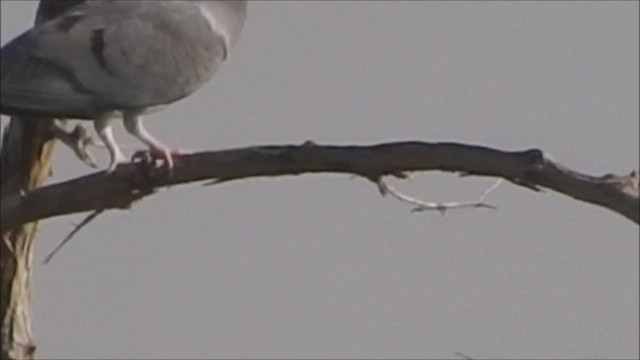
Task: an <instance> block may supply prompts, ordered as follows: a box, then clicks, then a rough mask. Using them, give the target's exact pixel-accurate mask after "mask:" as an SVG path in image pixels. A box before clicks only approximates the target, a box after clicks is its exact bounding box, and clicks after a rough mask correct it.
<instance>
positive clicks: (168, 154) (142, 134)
mask: <svg viewBox="0 0 640 360" xmlns="http://www.w3.org/2000/svg"><path fill="white" fill-rule="evenodd" d="M123 121H124V127H125V129H126V130H127V132H128V133H129V134H131V135H133V136H134V137H136V138H137V139H138V140H140V141H142V142H143V143H144V144H145V145H147V146H148V147H149V152H150V153H151V155H153V156H156V157H159V158H161V159H162V160H164V163H165V165H166V166H167V168H168V169H169V171H171V170H172V169H173V154H172V153H173V151H172V150H171V149H170V148H169V147H167V146H166V145H164V144H162V143H161V142H160V141H158V140H157V139H156V138H154V137H153V136H151V134H149V133H148V132H147V130H146V129H145V128H144V126H143V125H142V118H141V117H140V115H139V114H138V113H128V112H125V113H124V114H123Z"/></svg>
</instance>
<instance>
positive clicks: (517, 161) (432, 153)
mask: <svg viewBox="0 0 640 360" xmlns="http://www.w3.org/2000/svg"><path fill="white" fill-rule="evenodd" d="M430 170H439V171H449V172H460V173H463V174H464V175H478V176H492V177H500V178H504V179H507V180H509V181H511V182H513V183H515V184H517V185H520V186H524V187H527V188H529V189H534V190H538V189H539V188H541V187H543V188H548V189H552V190H555V191H557V192H560V193H563V194H565V195H568V196H571V197H573V198H575V199H577V200H581V201H585V202H588V203H591V204H594V205H598V206H602V207H605V208H607V209H609V210H612V211H615V212H617V213H619V214H620V215H623V216H625V217H627V218H628V219H630V220H632V221H634V222H636V223H638V222H639V221H640V216H639V212H640V209H639V196H638V173H637V172H633V173H632V174H631V175H628V176H615V175H604V176H599V177H596V176H589V175H584V174H581V173H578V172H575V171H572V170H569V169H568V168H566V167H564V166H562V165H560V164H558V163H556V162H554V161H552V160H551V159H549V158H548V157H546V156H545V155H544V154H543V152H542V151H540V150H536V149H533V150H527V151H515V152H509V151H500V150H495V149H491V148H487V147H481V146H472V145H464V144H455V143H423V142H404V143H388V144H381V145H374V146H320V145H315V144H304V145H301V146H261V147H249V148H242V149H232V150H223V151H216V152H203V153H197V154H191V155H184V156H180V157H178V158H177V159H176V167H175V169H174V174H173V176H172V177H168V176H166V174H165V175H163V174H161V172H162V168H150V165H149V164H147V163H145V162H142V163H137V164H127V165H123V166H121V167H119V168H118V169H117V171H116V172H115V173H113V174H106V173H104V172H101V173H96V174H92V175H88V176H84V177H81V178H78V179H74V180H70V181H66V182H63V183H59V184H55V185H51V186H47V187H44V188H41V189H37V190H33V191H30V192H27V193H23V194H14V195H13V196H7V197H5V198H3V199H2V202H1V204H0V208H1V209H0V214H1V215H2V228H11V227H13V226H16V225H19V224H22V223H26V222H30V221H35V220H41V219H46V218H51V217H55V216H60V215H68V214H74V213H80V212H84V211H92V210H103V209H115V208H119V209H126V208H129V207H131V205H132V204H133V203H134V202H135V201H137V200H140V199H142V198H144V197H146V196H149V195H151V194H153V193H154V192H155V190H156V189H158V188H160V187H164V186H171V185H177V184H185V183H190V182H197V181H203V180H215V181H216V182H226V181H231V180H238V179H244V178H250V177H259V176H282V175H299V174H303V173H321V172H329V173H344V174H353V175H358V176H361V177H364V178H367V179H370V180H377V179H379V178H380V177H381V176H385V175H393V176H400V177H402V176H403V175H404V173H406V172H412V171H430Z"/></svg>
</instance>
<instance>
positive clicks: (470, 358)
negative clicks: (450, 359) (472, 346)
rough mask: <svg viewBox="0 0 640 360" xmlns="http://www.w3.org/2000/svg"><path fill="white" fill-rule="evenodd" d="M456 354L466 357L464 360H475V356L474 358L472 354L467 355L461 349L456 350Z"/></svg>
mask: <svg viewBox="0 0 640 360" xmlns="http://www.w3.org/2000/svg"><path fill="white" fill-rule="evenodd" d="M456 356H458V357H460V358H462V359H464V360H474V358H472V357H471V356H468V355H465V354H463V353H461V352H460V351H456Z"/></svg>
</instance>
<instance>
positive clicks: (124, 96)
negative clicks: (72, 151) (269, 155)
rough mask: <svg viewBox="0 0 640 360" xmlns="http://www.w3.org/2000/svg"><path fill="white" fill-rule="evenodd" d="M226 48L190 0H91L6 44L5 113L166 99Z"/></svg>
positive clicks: (86, 111)
mask: <svg viewBox="0 0 640 360" xmlns="http://www.w3.org/2000/svg"><path fill="white" fill-rule="evenodd" d="M225 54H226V45H225V42H224V39H223V38H222V37H221V36H220V35H219V34H217V33H216V32H214V31H213V29H212V27H211V26H210V25H209V23H208V22H207V19H206V18H205V17H204V16H202V13H201V10H200V9H199V7H198V6H195V5H193V4H191V3H190V2H189V1H90V2H87V3H84V4H82V5H79V6H77V7H74V8H72V9H71V10H69V11H67V12H65V13H64V14H63V15H61V16H60V17H58V18H56V19H53V20H51V21H49V22H46V23H44V24H42V25H40V26H36V27H35V28H33V29H31V30H29V31H27V32H26V33H24V34H22V35H21V36H19V37H18V38H16V39H15V40H13V41H11V42H10V43H9V44H7V45H5V46H4V47H2V50H1V65H2V75H1V85H2V89H1V90H2V91H1V92H2V94H1V99H2V102H1V105H2V112H3V113H9V114H12V115H13V114H16V113H33V114H42V115H49V116H54V115H55V116H67V117H75V118H92V117H93V116H95V114H96V113H98V112H101V111H105V110H122V109H144V108H147V107H152V106H157V105H163V104H167V103H170V102H173V101H176V100H178V99H180V98H182V97H184V96H187V95H189V94H190V93H191V92H193V91H195V90H196V89H197V88H199V87H200V86H201V85H202V84H203V83H204V82H206V81H207V80H208V79H209V78H210V77H211V76H212V75H213V73H214V72H215V70H216V68H217V66H218V65H219V63H221V62H222V61H223V60H224V57H225Z"/></svg>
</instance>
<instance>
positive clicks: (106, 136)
mask: <svg viewBox="0 0 640 360" xmlns="http://www.w3.org/2000/svg"><path fill="white" fill-rule="evenodd" d="M112 122H113V114H111V113H110V114H106V115H103V116H101V117H99V118H97V119H96V120H95V121H94V123H93V124H94V126H95V128H96V132H97V133H98V136H99V137H100V140H102V142H104V145H105V146H106V148H107V150H108V151H109V156H110V161H109V167H108V168H107V172H108V173H112V172H113V171H114V170H115V169H116V167H117V166H118V164H121V163H125V162H127V161H128V160H127V158H126V157H125V156H124V154H122V151H121V150H120V148H119V147H118V144H116V141H115V139H114V137H113V129H112V128H111V124H112Z"/></svg>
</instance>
